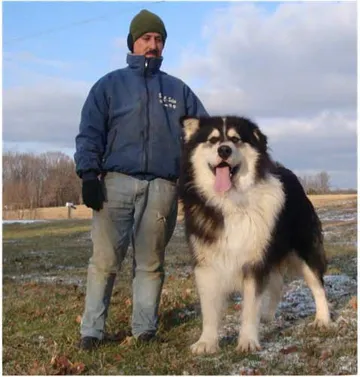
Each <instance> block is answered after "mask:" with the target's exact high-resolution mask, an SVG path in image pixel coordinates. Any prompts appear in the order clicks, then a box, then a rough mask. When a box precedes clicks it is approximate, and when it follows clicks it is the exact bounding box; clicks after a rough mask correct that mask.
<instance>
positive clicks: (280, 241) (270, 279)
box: [180, 116, 331, 354]
mask: <svg viewBox="0 0 360 377" xmlns="http://www.w3.org/2000/svg"><path fill="white" fill-rule="evenodd" d="M181 123H182V126H183V142H182V145H183V155H182V171H181V177H180V197H181V200H182V202H183V206H184V218H185V229H186V237H187V240H188V242H189V246H190V249H191V251H192V253H193V256H194V260H195V279H196V285H197V290H198V293H199V296H200V303H201V311H202V322H203V326H202V334H201V336H200V339H199V340H198V341H197V342H196V343H195V344H193V345H192V346H191V350H192V352H193V353H195V354H202V353H213V352H216V351H217V350H218V327H219V324H220V320H221V317H222V309H223V307H224V304H225V302H226V299H227V297H228V295H229V294H230V293H231V292H232V291H235V290H236V291H240V292H241V293H242V297H243V304H242V313H241V329H240V332H239V338H238V345H237V350H238V351H242V352H247V351H255V350H257V349H259V348H260V344H259V339H258V325H259V320H260V318H261V319H262V320H265V321H269V320H271V319H272V318H273V316H274V314H275V311H276V308H277V305H278V303H279V300H280V299H281V288H282V283H283V274H284V273H285V272H286V270H287V268H288V267H292V268H291V270H294V268H295V269H296V270H297V272H300V273H302V275H303V276H304V279H305V281H306V283H307V284H308V286H309V287H310V289H311V291H312V294H313V296H314V299H315V303H316V316H315V321H314V322H313V325H314V326H316V327H328V326H329V325H330V321H331V320H330V315H329V309H328V303H327V299H326V295H325V290H324V284H323V275H324V272H325V269H326V259H325V253H324V249H323V237H322V230H321V223H320V221H319V218H318V217H317V215H316V212H315V210H314V207H313V206H312V204H311V202H310V201H309V200H308V198H307V196H306V194H305V192H304V190H303V188H302V186H301V184H300V183H299V181H298V179H297V177H296V175H295V174H294V173H292V172H291V171H290V170H288V169H286V168H285V167H283V166H281V165H280V164H278V163H275V162H274V161H273V160H272V159H271V157H270V156H269V153H268V150H267V138H266V136H265V135H264V134H263V133H262V132H261V131H260V129H259V128H258V126H257V125H256V124H254V123H253V122H252V121H251V120H249V119H246V118H242V117H235V116H227V117H203V118H189V117H184V118H182V119H181Z"/></svg>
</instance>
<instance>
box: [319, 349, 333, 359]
mask: <svg viewBox="0 0 360 377" xmlns="http://www.w3.org/2000/svg"><path fill="white" fill-rule="evenodd" d="M331 355H332V352H331V350H322V351H321V354H320V357H319V359H320V360H321V361H324V360H326V359H328V358H329V357H330V356H331Z"/></svg>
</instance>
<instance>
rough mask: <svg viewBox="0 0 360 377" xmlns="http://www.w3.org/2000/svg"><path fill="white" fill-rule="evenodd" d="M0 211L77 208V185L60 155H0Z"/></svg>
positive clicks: (70, 163) (68, 163)
mask: <svg viewBox="0 0 360 377" xmlns="http://www.w3.org/2000/svg"><path fill="white" fill-rule="evenodd" d="M2 178H3V207H4V208H5V209H9V210H17V209H25V208H27V209H34V208H40V207H59V206H64V205H65V204H66V202H73V203H76V204H79V203H80V201H81V181H80V179H79V178H78V177H77V175H76V173H75V164H74V161H73V159H72V158H71V157H69V156H68V155H66V154H64V153H62V152H46V153H42V154H34V153H18V152H7V153H5V154H3V176H2Z"/></svg>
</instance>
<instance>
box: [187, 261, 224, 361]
mask: <svg viewBox="0 0 360 377" xmlns="http://www.w3.org/2000/svg"><path fill="white" fill-rule="evenodd" d="M195 279H196V285H197V289H198V293H199V296H200V304H201V314H202V334H201V336H200V338H199V340H198V341H197V342H196V343H194V344H193V345H192V346H191V347H190V348H191V351H192V353H194V354H197V355H200V354H203V353H215V352H217V351H218V350H219V345H218V336H219V335H218V328H219V324H220V319H221V314H222V309H223V306H224V301H225V297H224V296H225V295H224V291H223V284H222V281H221V279H220V277H219V276H217V274H216V272H215V270H214V269H212V268H211V267H196V268H195Z"/></svg>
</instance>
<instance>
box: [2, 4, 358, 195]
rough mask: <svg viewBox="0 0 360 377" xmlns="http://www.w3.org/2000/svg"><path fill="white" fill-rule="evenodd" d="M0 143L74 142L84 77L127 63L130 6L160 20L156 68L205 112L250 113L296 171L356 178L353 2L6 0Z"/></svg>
mask: <svg viewBox="0 0 360 377" xmlns="http://www.w3.org/2000/svg"><path fill="white" fill-rule="evenodd" d="M2 8H3V148H4V150H17V151H33V152H44V151H48V150H61V151H64V152H65V153H68V154H69V155H72V154H73V152H74V138H75V136H76V133H77V130H78V123H79V116H80V111H81V107H82V104H83V102H84V100H85V98H86V95H87V93H88V90H89V89H90V87H91V85H92V84H93V83H94V82H95V81H97V80H98V79H99V78H100V77H101V76H103V75H104V74H106V73H107V72H109V71H111V70H113V69H117V68H120V67H123V66H125V64H126V63H125V61H126V54H127V52H128V51H127V48H126V44H125V41H126V36H127V33H128V28H129V23H130V21H131V19H132V17H133V16H134V15H135V14H136V13H137V12H138V11H140V10H141V9H143V8H146V9H148V10H150V11H153V12H155V13H157V14H158V15H159V16H160V17H161V18H162V19H163V20H164V22H165V25H166V28H167V31H168V39H167V42H166V47H165V50H164V62H163V66H162V69H163V70H165V71H166V72H168V73H170V74H173V75H175V76H178V77H180V78H181V79H183V80H184V81H185V82H186V83H187V84H189V85H190V86H191V87H192V89H193V90H194V91H195V92H196V93H197V94H198V95H199V97H200V99H201V100H202V102H203V103H204V105H205V106H206V107H207V109H208V111H209V112H210V113H213V114H215V113H216V114H229V113H231V114H238V115H247V116H250V117H252V118H254V119H255V121H257V122H258V124H259V126H260V128H262V129H263V130H264V131H265V132H266V133H267V134H268V137H269V142H270V145H271V148H272V151H273V156H274V157H275V158H277V159H280V160H281V161H282V162H284V163H285V164H287V165H288V166H289V167H290V168H292V169H293V170H295V171H296V172H297V173H298V174H299V175H309V174H310V175H311V174H314V173H317V172H319V171H322V170H326V171H328V172H329V173H330V175H331V177H332V185H333V187H345V188H346V187H355V186H356V5H354V4H351V3H347V4H341V3H339V2H338V3H335V2H333V3H320V2H316V3H314V2H311V3H309V2H302V3H299V2H298V3H292V4H288V3H284V2H273V3H271V2H168V1H165V2H3V3H2Z"/></svg>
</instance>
